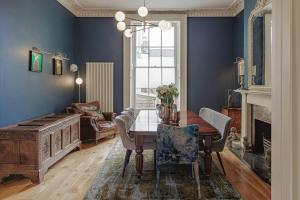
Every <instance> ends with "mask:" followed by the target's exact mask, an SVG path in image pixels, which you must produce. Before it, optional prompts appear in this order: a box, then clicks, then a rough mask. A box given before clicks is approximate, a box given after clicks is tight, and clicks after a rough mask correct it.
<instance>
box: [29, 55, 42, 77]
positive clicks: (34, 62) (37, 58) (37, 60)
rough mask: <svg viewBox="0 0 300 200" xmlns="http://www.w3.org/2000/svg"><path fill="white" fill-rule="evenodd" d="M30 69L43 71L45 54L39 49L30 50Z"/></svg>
mask: <svg viewBox="0 0 300 200" xmlns="http://www.w3.org/2000/svg"><path fill="white" fill-rule="evenodd" d="M29 57H30V58H29V59H30V61H29V70H30V71H32V72H42V71H43V54H42V53H40V52H37V51H30V56H29Z"/></svg>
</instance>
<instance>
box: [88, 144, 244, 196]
mask: <svg viewBox="0 0 300 200" xmlns="http://www.w3.org/2000/svg"><path fill="white" fill-rule="evenodd" d="M125 152H126V151H125V149H124V148H123V146H122V143H121V140H119V141H117V142H116V143H115V144H114V146H113V148H112V150H111V152H110V153H109V155H108V156H107V158H106V161H105V164H104V165H103V167H102V169H99V172H98V174H97V176H96V179H95V180H94V182H93V184H92V186H91V188H90V189H89V190H88V192H87V194H86V196H85V199H86V200H96V199H99V200H100V199H101V200H111V199H113V200H125V199H126V200H141V199H143V200H146V199H147V200H150V199H151V200H153V199H157V198H156V194H155V180H156V178H155V171H154V170H153V168H154V166H153V151H144V171H143V177H142V180H139V179H138V178H137V176H136V172H135V154H134V153H132V155H131V159H130V163H129V164H128V166H127V169H126V172H125V176H124V178H122V175H121V173H122V168H123V162H124V157H125ZM201 160H202V159H201ZM200 164H201V163H200ZM201 168H202V167H201ZM191 171H192V167H191V166H188V165H187V166H185V165H178V166H174V165H172V166H165V167H162V169H161V179H160V180H161V182H160V195H161V199H168V200H170V199H172V200H173V199H176V200H177V199H178V200H179V199H184V200H190V199H191V200H192V199H197V187H196V182H195V181H194V179H193V178H192V174H191ZM200 172H203V170H202V169H200ZM200 181H201V194H202V199H216V200H217V199H241V197H240V195H239V194H238V193H237V192H236V191H235V190H234V189H233V187H232V185H231V184H230V183H229V182H228V181H227V180H226V178H225V177H224V175H223V174H222V173H221V172H220V171H219V170H218V169H217V168H216V166H215V165H213V167H212V174H211V177H210V179H205V178H204V177H203V176H202V175H201V177H200Z"/></svg>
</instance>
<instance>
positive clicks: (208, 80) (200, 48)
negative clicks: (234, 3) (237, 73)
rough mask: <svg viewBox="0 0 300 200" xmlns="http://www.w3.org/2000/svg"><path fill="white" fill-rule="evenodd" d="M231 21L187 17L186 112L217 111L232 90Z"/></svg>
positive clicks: (232, 43)
mask: <svg viewBox="0 0 300 200" xmlns="http://www.w3.org/2000/svg"><path fill="white" fill-rule="evenodd" d="M233 25H234V18H188V37H187V38H188V109H190V110H192V111H195V112H198V111H199V109H200V108H201V107H204V106H206V107H210V108H212V109H215V110H220V108H221V106H223V105H224V104H225V100H226V94H227V89H232V88H234V67H233V61H234V54H233V53H234V36H233Z"/></svg>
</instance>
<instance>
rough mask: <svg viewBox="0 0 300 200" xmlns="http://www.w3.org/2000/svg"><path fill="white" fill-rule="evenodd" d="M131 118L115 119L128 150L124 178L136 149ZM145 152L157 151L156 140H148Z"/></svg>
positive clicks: (124, 116) (120, 117)
mask: <svg viewBox="0 0 300 200" xmlns="http://www.w3.org/2000/svg"><path fill="white" fill-rule="evenodd" d="M129 120H130V119H129V116H127V115H120V116H117V117H116V118H115V122H116V124H117V128H118V130H119V133H120V137H121V140H122V144H123V147H124V148H125V149H126V154H125V159H124V166H123V171H122V177H124V174H125V169H126V167H127V165H128V163H129V160H130V156H131V153H132V151H133V150H135V149H136V145H135V141H134V137H132V136H130V134H129V128H128V127H129V125H128V123H129ZM143 149H144V150H154V155H155V149H156V143H155V140H146V141H145V143H144V146H143Z"/></svg>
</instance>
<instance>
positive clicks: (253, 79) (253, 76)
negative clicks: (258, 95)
mask: <svg viewBox="0 0 300 200" xmlns="http://www.w3.org/2000/svg"><path fill="white" fill-rule="evenodd" d="M255 79H256V75H254V74H252V85H255Z"/></svg>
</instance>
